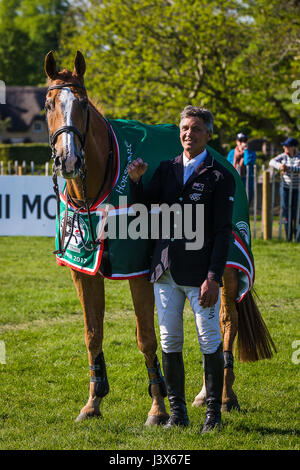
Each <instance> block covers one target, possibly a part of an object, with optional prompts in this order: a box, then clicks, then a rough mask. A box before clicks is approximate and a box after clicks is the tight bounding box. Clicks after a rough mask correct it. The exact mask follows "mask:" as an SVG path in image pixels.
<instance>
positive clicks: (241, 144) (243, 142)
mask: <svg viewBox="0 0 300 470" xmlns="http://www.w3.org/2000/svg"><path fill="white" fill-rule="evenodd" d="M236 145H237V147H238V148H239V149H240V150H241V151H243V150H245V148H247V147H248V142H247V141H246V140H237V141H236Z"/></svg>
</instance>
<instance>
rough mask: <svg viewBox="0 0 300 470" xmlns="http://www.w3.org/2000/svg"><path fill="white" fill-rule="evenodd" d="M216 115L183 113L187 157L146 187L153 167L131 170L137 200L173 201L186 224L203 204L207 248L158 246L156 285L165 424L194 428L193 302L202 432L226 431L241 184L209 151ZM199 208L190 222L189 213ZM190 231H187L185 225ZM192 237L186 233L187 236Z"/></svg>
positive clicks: (164, 242) (163, 242)
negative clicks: (227, 289) (190, 389)
mask: <svg viewBox="0 0 300 470" xmlns="http://www.w3.org/2000/svg"><path fill="white" fill-rule="evenodd" d="M212 133H213V117H212V115H211V113H210V112H209V111H208V110H206V109H202V108H198V107H193V106H187V107H186V108H185V109H184V110H183V112H182V113H181V121H180V140H181V144H182V146H183V150H184V151H183V153H182V154H181V155H179V156H178V157H176V158H175V159H174V160H168V161H163V162H161V164H160V165H159V167H158V168H157V170H156V172H155V173H154V175H153V178H152V180H151V181H150V183H149V185H148V186H147V187H146V188H143V184H142V180H141V179H142V175H143V174H144V173H145V171H146V169H147V163H145V162H143V161H142V159H137V160H135V161H133V162H132V163H131V164H130V165H129V167H128V173H129V176H130V179H131V195H132V199H133V201H134V202H141V203H144V204H146V205H147V206H148V207H150V206H151V204H162V203H165V204H167V205H168V206H169V207H170V206H172V205H173V204H174V203H178V204H180V207H181V208H182V214H183V220H184V223H185V225H187V224H191V225H192V227H193V228H194V227H195V225H196V222H197V221H196V220H195V218H196V213H197V205H199V204H203V205H204V221H203V224H204V227H203V229H204V243H203V247H202V248H198V249H196V250H195V249H190V247H189V248H187V239H186V238H185V237H183V238H181V239H176V238H175V237H174V236H173V233H174V231H175V224H174V225H173V226H172V233H171V235H170V237H169V238H168V239H165V238H163V237H161V238H160V239H158V240H157V241H156V243H155V247H154V251H153V257H152V264H151V269H150V277H149V280H150V281H151V282H154V294H155V301H156V306H157V311H158V320H159V327H160V339H161V345H162V363H163V370H164V375H165V379H166V383H167V393H168V399H169V402H170V408H171V416H170V418H169V420H168V422H167V424H166V427H167V428H170V427H173V426H178V425H179V426H187V425H188V424H189V418H188V414H187V409H186V402H185V377H184V363H183V356H182V348H183V309H184V303H185V300H186V298H188V300H189V302H190V304H191V307H192V309H193V312H194V315H195V321H196V328H197V334H198V340H199V344H200V349H201V351H202V353H203V355H204V356H203V357H204V372H205V381H206V389H207V412H206V417H205V423H204V426H203V430H202V432H203V433H205V432H207V431H210V430H212V429H214V428H215V427H219V426H220V423H221V402H222V388H223V375H224V371H223V367H224V359H223V351H222V342H221V335H220V327H219V303H220V299H219V290H220V286H221V282H222V275H223V271H224V267H225V263H226V260H227V253H228V248H229V243H230V237H231V218H232V209H233V199H234V198H233V196H234V190H235V183H234V178H233V176H232V175H231V174H230V173H229V172H228V171H227V170H226V169H225V168H224V167H223V166H222V165H220V164H219V163H218V162H216V161H215V160H214V158H213V157H212V156H211V155H210V154H209V152H208V151H207V150H206V144H207V143H208V142H209V140H210V139H211V137H212ZM187 206H189V209H190V208H191V209H192V215H191V217H190V218H189V219H188V218H185V217H184V213H185V211H187V210H188V208H187ZM185 228H187V227H185ZM185 233H186V232H185Z"/></svg>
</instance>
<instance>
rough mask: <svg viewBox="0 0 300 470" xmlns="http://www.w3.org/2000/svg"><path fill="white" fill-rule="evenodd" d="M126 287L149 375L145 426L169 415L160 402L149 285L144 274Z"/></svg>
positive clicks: (162, 391) (161, 385)
mask: <svg viewBox="0 0 300 470" xmlns="http://www.w3.org/2000/svg"><path fill="white" fill-rule="evenodd" d="M130 289H131V294H132V300H133V305H134V310H135V315H136V339H137V344H138V347H139V349H140V351H141V352H142V353H143V354H144V357H145V362H146V367H147V370H148V375H149V394H150V396H151V398H152V407H151V409H150V411H149V413H148V419H147V421H146V423H145V424H146V425H147V426H153V425H156V424H163V423H165V422H166V421H167V419H168V418H169V415H168V414H167V412H166V408H165V402H164V396H166V391H165V384H164V379H163V377H162V374H161V370H160V365H159V361H158V358H157V356H156V350H157V340H156V334H155V328H154V294H153V286H152V284H151V283H150V282H148V281H147V279H146V278H143V277H141V278H135V279H131V280H130Z"/></svg>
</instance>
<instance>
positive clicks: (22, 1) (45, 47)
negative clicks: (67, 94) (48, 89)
mask: <svg viewBox="0 0 300 470" xmlns="http://www.w3.org/2000/svg"><path fill="white" fill-rule="evenodd" d="M68 6H69V2H68V1H67V0H0V79H2V80H4V81H5V83H6V84H7V85H38V84H40V83H44V82H45V76H44V72H43V61H44V57H45V54H46V53H47V52H48V51H49V50H50V49H57V47H58V43H59V36H60V31H61V24H62V21H63V18H64V14H65V13H66V11H67V8H68Z"/></svg>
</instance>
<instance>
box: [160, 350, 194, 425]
mask: <svg viewBox="0 0 300 470" xmlns="http://www.w3.org/2000/svg"><path fill="white" fill-rule="evenodd" d="M162 364H163V370H164V375H165V379H166V383H167V394H168V399H169V402H170V409H171V416H170V418H169V419H168V421H167V424H166V425H165V426H164V427H165V428H166V429H169V428H172V427H173V426H188V424H189V418H188V415H187V409H186V403H185V391H184V386H185V373H184V363H183V357H182V353H181V352H174V353H165V352H164V351H163V352H162Z"/></svg>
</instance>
